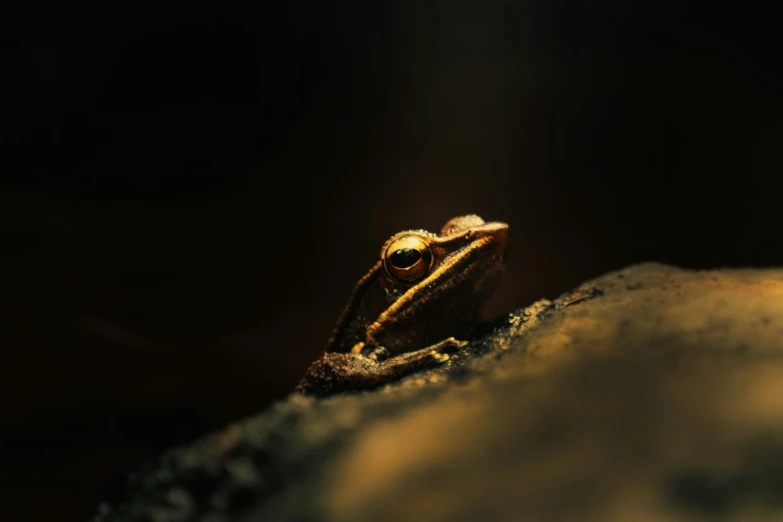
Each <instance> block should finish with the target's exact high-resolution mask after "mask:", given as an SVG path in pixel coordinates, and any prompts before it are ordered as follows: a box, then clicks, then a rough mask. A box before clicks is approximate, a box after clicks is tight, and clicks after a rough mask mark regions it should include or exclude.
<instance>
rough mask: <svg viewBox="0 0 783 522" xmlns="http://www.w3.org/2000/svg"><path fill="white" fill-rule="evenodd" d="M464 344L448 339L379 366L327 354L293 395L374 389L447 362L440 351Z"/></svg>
mask: <svg viewBox="0 0 783 522" xmlns="http://www.w3.org/2000/svg"><path fill="white" fill-rule="evenodd" d="M465 344H467V343H464V342H462V341H457V340H456V339H454V338H449V339H446V340H444V341H441V342H439V343H437V344H434V345H432V346H429V347H427V348H424V349H422V350H417V351H415V352H409V353H403V354H400V355H398V356H396V357H390V358H388V359H386V360H384V361H382V362H378V361H377V360H374V359H371V358H370V357H366V356H364V355H361V354H356V353H336V352H330V353H327V354H325V355H324V356H323V357H321V358H320V359H318V360H317V361H315V362H314V363H313V364H312V365H311V366H310V368H309V369H308V370H307V374H305V376H304V378H303V379H302V380H301V381H300V382H299V384H298V385H297V387H296V391H298V392H300V393H303V394H305V395H318V396H326V395H332V394H334V393H340V392H344V391H361V390H368V389H371V388H376V387H378V386H381V385H383V384H387V383H390V382H393V381H395V380H398V379H400V378H402V377H405V376H406V375H409V374H411V373H413V372H415V371H416V370H419V369H421V368H423V367H425V366H429V365H431V364H442V363H444V362H446V361H448V360H449V356H448V355H447V354H445V353H442V352H443V351H454V350H456V349H459V348H460V347H462V346H464V345H465Z"/></svg>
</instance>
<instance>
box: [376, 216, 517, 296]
mask: <svg viewBox="0 0 783 522" xmlns="http://www.w3.org/2000/svg"><path fill="white" fill-rule="evenodd" d="M507 244H508V225H507V224H506V223H501V222H490V223H487V222H485V221H484V220H483V219H481V218H480V217H479V216H477V215H475V214H470V215H467V216H459V217H455V218H453V219H450V220H449V221H448V222H447V223H446V224H445V225H444V226H443V228H442V229H441V233H440V235H436V234H433V233H431V232H427V231H426V230H407V231H405V232H400V233H398V234H395V235H394V236H392V237H391V238H390V239H389V240H388V241H386V243H384V245H383V247H382V248H381V261H382V262H383V267H384V269H385V270H386V274H387V275H388V276H389V277H390V278H391V279H392V280H394V281H395V282H396V283H398V284H399V285H400V286H403V287H404V286H411V285H415V284H417V283H421V282H424V281H426V280H429V279H432V278H433V277H438V276H442V275H444V272H448V275H449V277H448V279H451V278H452V277H455V276H458V275H459V274H461V273H462V272H464V271H468V270H477V269H478V270H480V269H482V268H483V269H484V270H495V269H498V268H502V265H503V262H504V260H505V253H506V246H507Z"/></svg>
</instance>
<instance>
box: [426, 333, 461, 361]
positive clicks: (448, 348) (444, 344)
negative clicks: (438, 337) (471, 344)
mask: <svg viewBox="0 0 783 522" xmlns="http://www.w3.org/2000/svg"><path fill="white" fill-rule="evenodd" d="M467 344H468V342H467V341H458V340H456V339H455V338H453V337H449V338H448V339H444V340H442V341H441V342H439V343H437V344H433V345H432V346H430V347H429V348H430V350H435V351H437V352H438V353H443V352H446V353H449V352H456V351H457V350H459V349H460V348H462V347H463V346H465V345H467ZM447 360H448V359H447Z"/></svg>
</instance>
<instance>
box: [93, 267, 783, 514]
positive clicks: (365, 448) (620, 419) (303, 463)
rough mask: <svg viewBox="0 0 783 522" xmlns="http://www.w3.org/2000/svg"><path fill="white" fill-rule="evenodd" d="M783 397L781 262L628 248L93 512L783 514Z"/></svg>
mask: <svg viewBox="0 0 783 522" xmlns="http://www.w3.org/2000/svg"><path fill="white" fill-rule="evenodd" d="M781 412H783V270H720V271H685V270H680V269H677V268H674V267H669V266H665V265H660V264H644V265H637V266H633V267H629V268H627V269H624V270H621V271H618V272H614V273H610V274H607V275H605V276H603V277H601V278H598V279H595V280H593V281H590V282H588V283H585V284H584V285H583V286H582V287H580V288H579V289H577V290H576V291H575V292H573V293H570V294H567V295H564V296H561V297H560V298H558V299H557V300H555V301H553V302H549V301H541V302H538V303H536V304H534V305H533V306H531V307H529V308H527V309H524V310H520V311H518V312H515V313H512V314H509V315H508V316H506V317H503V318H501V319H499V320H498V321H495V322H494V323H493V324H490V325H486V327H485V328H484V329H483V331H481V332H478V333H477V336H476V338H475V339H473V340H472V342H471V344H470V345H469V346H468V347H466V349H465V351H464V352H462V353H461V354H460V355H458V356H457V357H454V358H452V360H450V361H449V362H448V363H446V364H445V365H444V366H443V367H440V368H437V369H432V370H429V371H427V372H424V373H419V374H417V375H414V376H411V377H409V378H407V379H404V380H402V381H400V382H399V383H396V384H394V385H391V386H387V387H385V388H382V389H380V390H377V391H374V392H368V393H363V394H357V395H342V396H336V397H333V398H329V399H325V400H316V399H309V398H305V397H303V396H301V395H292V396H290V397H289V398H288V399H287V400H285V401H282V402H280V403H278V404H276V405H275V406H274V407H273V408H271V409H270V410H269V411H267V412H265V413H263V414H260V415H258V416H256V417H254V418H251V419H249V420H246V421H243V422H240V423H237V424H235V425H232V426H229V427H228V428H227V429H225V430H224V431H222V432H221V433H218V434H215V435H214V436H212V437H209V438H207V439H205V440H203V441H201V442H200V443H198V444H196V445H193V446H191V447H186V448H181V449H177V450H174V451H171V452H169V453H168V454H166V455H165V456H164V457H163V458H162V459H161V460H160V461H159V462H158V463H156V464H155V465H153V466H150V467H148V468H147V469H145V470H142V471H140V472H139V473H137V474H135V475H134V476H133V477H132V478H131V480H130V483H129V484H128V487H127V489H126V490H125V492H124V494H123V497H122V498H120V499H115V500H113V501H111V502H108V503H106V504H104V505H102V506H101V507H100V508H99V514H98V515H97V516H96V518H95V522H130V521H141V520H145V521H147V520H151V521H161V522H162V521H171V522H173V521H185V520H187V521H191V520H201V521H210V522H218V521H225V522H229V521H246V520H247V521H250V520H296V521H316V520H319V521H320V520H323V521H331V520H334V521H338V520H339V521H346V522H352V521H367V520H373V521H378V522H383V521H400V520H428V521H433V520H442V521H473V520H482V521H484V522H487V521H506V520H508V521H511V520H547V521H561V520H562V521H571V520H580V521H593V520H595V521H618V522H619V521H628V520H634V521H644V522H647V521H675V520H676V521H682V520H743V521H762V520H763V521H766V520H781V519H783V414H781Z"/></svg>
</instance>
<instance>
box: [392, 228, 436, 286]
mask: <svg viewBox="0 0 783 522" xmlns="http://www.w3.org/2000/svg"><path fill="white" fill-rule="evenodd" d="M383 266H384V267H385V268H386V272H387V273H388V274H389V275H390V276H391V277H393V278H394V279H396V280H398V281H402V282H404V283H412V282H414V281H418V280H419V279H422V278H423V277H424V276H426V275H427V274H428V273H429V271H430V267H431V266H432V251H430V247H429V245H428V244H427V243H425V242H424V241H423V240H422V239H421V238H419V237H416V236H407V237H401V238H399V239H396V240H394V241H392V242H391V244H390V245H389V247H388V248H387V249H386V251H385V252H384V255H383Z"/></svg>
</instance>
